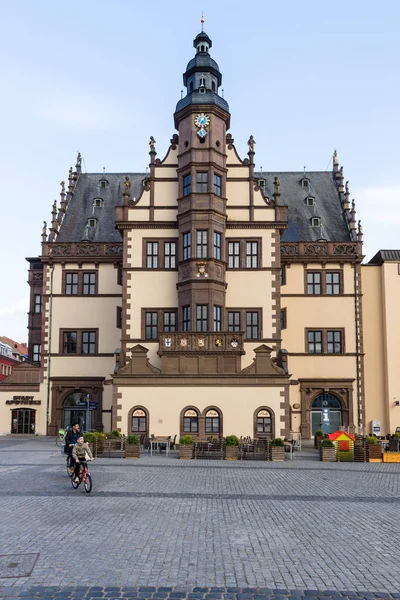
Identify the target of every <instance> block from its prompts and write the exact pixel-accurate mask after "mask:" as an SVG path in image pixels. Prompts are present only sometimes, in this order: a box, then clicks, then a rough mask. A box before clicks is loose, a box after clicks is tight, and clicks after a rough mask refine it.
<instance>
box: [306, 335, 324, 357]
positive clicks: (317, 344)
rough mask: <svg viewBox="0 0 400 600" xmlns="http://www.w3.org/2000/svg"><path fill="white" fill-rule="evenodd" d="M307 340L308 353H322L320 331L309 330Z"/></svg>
mask: <svg viewBox="0 0 400 600" xmlns="http://www.w3.org/2000/svg"><path fill="white" fill-rule="evenodd" d="M307 340H308V353H309V354H322V331H320V330H309V331H308V332H307Z"/></svg>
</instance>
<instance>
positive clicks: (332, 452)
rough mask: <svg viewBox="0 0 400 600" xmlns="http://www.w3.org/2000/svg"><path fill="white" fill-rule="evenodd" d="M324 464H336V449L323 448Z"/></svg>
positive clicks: (322, 457)
mask: <svg viewBox="0 0 400 600" xmlns="http://www.w3.org/2000/svg"><path fill="white" fill-rule="evenodd" d="M321 460H322V462H336V448H324V447H321Z"/></svg>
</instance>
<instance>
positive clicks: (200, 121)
mask: <svg viewBox="0 0 400 600" xmlns="http://www.w3.org/2000/svg"><path fill="white" fill-rule="evenodd" d="M194 124H195V125H196V127H208V125H209V124H210V117H209V116H208V115H205V114H204V113H201V115H197V117H196V118H195V120H194Z"/></svg>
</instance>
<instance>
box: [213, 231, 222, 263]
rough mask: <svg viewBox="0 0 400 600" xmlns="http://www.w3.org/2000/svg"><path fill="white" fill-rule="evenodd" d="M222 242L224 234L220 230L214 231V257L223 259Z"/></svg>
mask: <svg viewBox="0 0 400 600" xmlns="http://www.w3.org/2000/svg"><path fill="white" fill-rule="evenodd" d="M221 242H222V235H221V233H220V232H219V231H214V254H213V256H214V258H216V259H217V260H221Z"/></svg>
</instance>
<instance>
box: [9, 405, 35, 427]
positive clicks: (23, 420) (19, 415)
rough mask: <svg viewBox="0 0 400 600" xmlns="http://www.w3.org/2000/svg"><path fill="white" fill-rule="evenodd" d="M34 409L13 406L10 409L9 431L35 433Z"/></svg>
mask: <svg viewBox="0 0 400 600" xmlns="http://www.w3.org/2000/svg"><path fill="white" fill-rule="evenodd" d="M35 432H36V410H34V409H32V408H15V409H13V410H12V411H11V433H35Z"/></svg>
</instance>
